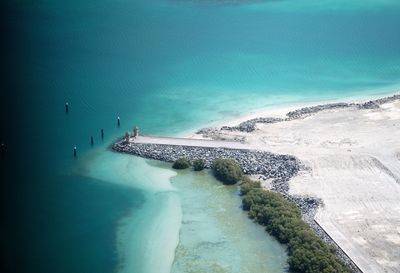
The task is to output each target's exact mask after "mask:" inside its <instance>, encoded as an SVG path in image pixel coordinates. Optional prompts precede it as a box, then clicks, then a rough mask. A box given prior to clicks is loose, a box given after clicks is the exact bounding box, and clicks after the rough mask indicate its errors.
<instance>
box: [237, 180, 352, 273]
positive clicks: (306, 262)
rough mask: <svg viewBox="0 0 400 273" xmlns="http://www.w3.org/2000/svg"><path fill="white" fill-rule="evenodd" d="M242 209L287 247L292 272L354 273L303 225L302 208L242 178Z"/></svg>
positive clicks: (332, 248)
mask: <svg viewBox="0 0 400 273" xmlns="http://www.w3.org/2000/svg"><path fill="white" fill-rule="evenodd" d="M241 193H242V194H243V195H245V196H244V198H243V200H242V203H243V209H244V210H246V211H248V214H249V217H250V218H252V219H254V220H255V221H256V222H257V223H259V224H260V225H263V226H265V227H266V230H267V232H268V233H270V234H271V235H273V236H274V237H276V239H277V240H278V241H279V242H281V243H283V244H287V246H288V256H289V259H288V262H289V266H290V270H291V271H293V272H304V273H320V272H322V273H339V272H351V270H350V269H349V268H348V267H346V266H345V265H344V264H343V262H342V261H340V260H339V259H338V258H337V257H336V256H335V248H334V247H332V246H329V245H328V244H326V243H325V242H323V241H322V240H321V239H320V238H318V237H317V236H316V235H315V234H314V232H313V231H312V230H311V228H310V227H309V226H308V225H307V224H306V223H305V222H303V220H302V219H301V214H300V211H299V209H298V208H297V206H296V205H295V204H294V203H291V202H289V201H287V200H286V199H284V198H283V197H282V195H280V194H278V193H275V192H271V191H265V190H262V189H261V188H260V184H259V183H257V182H255V181H251V179H249V178H245V179H243V183H242V184H241Z"/></svg>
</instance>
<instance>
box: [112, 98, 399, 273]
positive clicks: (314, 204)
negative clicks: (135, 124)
mask: <svg viewBox="0 0 400 273" xmlns="http://www.w3.org/2000/svg"><path fill="white" fill-rule="evenodd" d="M392 94H393V93H392ZM370 98H371V97H369V100H368V101H365V100H362V99H360V101H363V102H354V101H351V100H345V101H346V102H345V103H337V102H335V103H333V102H332V101H330V103H328V104H318V105H315V104H316V103H312V104H311V103H310V104H308V105H310V106H304V104H303V107H302V108H300V109H299V107H296V106H290V107H285V108H280V107H277V108H274V109H268V110H265V111H261V112H257V113H252V114H249V115H246V116H243V117H240V118H235V119H232V120H231V121H230V122H224V123H223V124H224V125H225V129H221V128H219V129H215V128H213V129H212V130H211V131H207V130H206V131H204V130H203V131H202V130H200V133H201V134H202V135H203V137H205V138H211V139H215V138H216V136H218V134H219V133H221V134H222V135H223V137H224V133H225V134H229V133H240V134H248V135H249V134H252V132H253V131H254V130H250V131H248V130H240V128H239V129H238V128H229V127H227V126H226V125H229V126H235V125H237V124H238V123H246V122H250V123H254V119H257V118H260V116H261V117H263V116H265V115H267V116H268V117H271V115H272V117H273V118H280V119H279V120H276V119H274V120H267V122H265V120H261V122H258V121H259V120H258V121H257V120H256V122H255V123H254V124H255V125H258V124H260V125H262V126H267V125H271V124H281V123H285V122H291V121H296V120H304V118H305V117H310V116H314V115H316V114H318V113H321V112H327V111H328V112H329V110H331V111H332V112H333V113H336V111H338V110H349V109H350V110H351V111H353V110H359V111H361V110H371V109H372V110H374V109H379V108H380V105H383V104H386V103H391V102H394V101H397V100H399V99H400V95H398V94H397V93H394V94H393V95H392V96H389V97H388V96H386V97H383V98H382V96H380V97H379V98H376V97H375V99H373V100H371V99H370ZM338 101H340V100H338ZM341 101H343V100H341ZM288 113H289V115H288ZM333 113H332V115H333ZM328 114H331V113H328ZM279 115H280V116H279ZM285 117H286V118H285ZM263 118H264V117H263ZM283 118H284V119H283ZM221 123H222V122H221ZM256 127H257V126H256ZM215 130H216V131H215ZM190 137H191V138H199V132H197V133H196V134H193V135H191V136H190ZM223 137H222V139H224V138H223ZM217 139H221V137H220V136H218V138H217ZM234 140H235V139H234ZM236 140H237V139H236ZM136 147H138V146H137V145H136ZM113 149H114V150H117V151H119V152H126V153H133V154H136V155H140V156H142V157H147V158H152V159H157V160H162V161H167V162H171V161H173V160H174V159H176V158H177V157H179V156H182V155H185V156H188V155H189V158H191V159H195V158H196V156H198V153H199V150H198V149H197V150H196V149H192V150H191V149H189V150H185V149H183V150H182V147H180V149H181V150H180V152H178V153H175V154H174V153H173V154H169V155H168V152H167V153H166V151H169V153H171V151H174V150H176V146H175V147H171V146H168V145H154V144H152V145H150V146H147V147H146V145H142V147H141V148H139V150H137V151H133V150H125V151H124V150H123V149H121V148H118V147H116V146H115V144H114V145H113ZM211 150H212V149H211ZM217 150H218V149H217ZM220 150H221V149H220ZM223 150H224V149H223ZM228 150H229V149H228ZM152 151H157V152H156V154H152ZM160 151H161V154H162V155H163V156H161V157H160ZM232 151H233V150H232ZM263 151H265V152H266V151H269V150H268V148H267V149H263ZM191 152H192V153H193V154H191ZM242 152H243V151H241V152H240V155H239V157H238V159H239V161H240V159H241V156H242V155H243V154H242ZM201 153H202V152H201ZM209 153H210V149H209V150H208V152H207V151H206V153H205V154H204V153H203V155H202V156H209ZM233 153H235V152H234V151H233ZM267 153H268V152H267ZM166 154H167V155H168V156H169V157H168V156H167V157H165V155H166ZM217 154H218V153H217ZM270 154H274V155H277V154H278V155H279V153H278V152H276V151H272V153H270ZM281 154H282V153H281ZM289 154H290V155H292V153H287V156H289ZM293 154H294V156H296V154H295V153H293ZM220 155H222V154H220ZM222 156H225V157H226V156H228V157H232V155H231V154H229V153H228V154H224V155H222ZM248 156H249V154H247V155H245V156H244V157H248ZM300 160H301V159H300ZM255 162H257V163H259V162H258V161H257V160H253V161H251V162H250V163H249V164H250V165H255ZM241 163H242V164H241V165H242V167H243V162H241ZM271 163H272V164H274V162H273V161H272V162H263V164H271ZM208 165H210V164H208ZM250 165H248V166H246V165H245V166H244V167H245V168H246V167H250ZM261 165H262V164H261ZM299 166H301V168H299V169H298V171H307V167H306V166H304V165H302V164H301V161H299ZM208 167H210V166H208ZM298 171H295V172H294V173H292V174H291V175H289V176H288V177H285V179H278V177H274V176H268V175H266V176H265V175H264V176H262V177H261V178H262V179H263V180H267V179H272V184H271V185H272V187H271V188H270V190H273V191H275V192H279V193H281V194H282V195H283V196H284V197H285V198H286V199H288V200H289V201H292V202H295V203H296V204H297V206H298V207H299V208H300V210H301V212H302V215H303V219H304V221H306V222H307V223H308V224H309V225H310V226H311V228H312V229H313V230H314V231H315V232H316V234H317V235H318V237H320V238H321V239H323V240H324V241H325V242H327V243H329V244H331V245H334V246H335V247H336V249H337V256H338V257H339V258H340V259H341V260H343V261H344V262H345V263H346V264H347V265H348V266H350V267H351V268H352V270H353V271H354V272H362V270H361V269H360V268H359V267H358V266H357V265H356V263H355V262H354V261H353V260H352V259H351V258H350V256H349V255H348V254H347V252H346V251H345V250H344V249H343V248H342V247H340V246H339V244H338V243H337V242H336V241H335V240H334V239H333V238H332V237H331V236H330V235H329V234H328V232H326V231H325V229H324V228H323V227H322V226H321V225H320V223H318V222H317V221H316V220H315V216H316V213H317V211H318V210H319V209H321V207H322V208H323V207H324V202H323V200H321V199H319V198H315V197H310V196H304V195H298V194H295V193H291V192H290V189H289V186H290V181H293V177H296V178H299V177H300V176H301V175H299V174H298ZM247 173H248V174H251V175H259V174H260V173H257V172H254V171H253V172H247ZM261 174H262V173H261ZM299 179H301V178H299ZM289 180H290V181H289Z"/></svg>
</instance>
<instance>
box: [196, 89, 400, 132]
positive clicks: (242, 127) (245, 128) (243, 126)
mask: <svg viewBox="0 0 400 273" xmlns="http://www.w3.org/2000/svg"><path fill="white" fill-rule="evenodd" d="M399 99H400V95H393V96H390V97H385V98H381V99H376V100H370V101H367V102H364V103H344V102H341V103H329V104H321V105H316V106H310V107H304V108H300V109H297V110H294V111H291V112H289V113H287V114H286V118H273V117H258V118H254V119H250V120H247V121H244V122H242V123H240V124H239V125H237V126H223V127H221V128H220V129H218V128H204V129H201V130H199V131H198V132H197V134H202V135H203V136H208V137H212V138H213V137H216V136H217V134H218V132H219V131H220V130H225V131H239V132H246V133H249V132H253V131H255V130H256V125H257V124H258V123H277V122H283V121H290V120H295V119H301V118H305V117H307V116H310V115H312V114H315V113H317V112H321V111H324V110H333V109H345V108H354V109H378V108H379V107H380V105H382V104H385V103H388V102H392V101H395V100H399Z"/></svg>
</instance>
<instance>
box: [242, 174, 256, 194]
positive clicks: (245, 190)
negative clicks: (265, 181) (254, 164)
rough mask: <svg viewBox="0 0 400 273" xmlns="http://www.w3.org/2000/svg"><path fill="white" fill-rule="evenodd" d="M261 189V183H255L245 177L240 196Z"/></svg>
mask: <svg viewBox="0 0 400 273" xmlns="http://www.w3.org/2000/svg"><path fill="white" fill-rule="evenodd" d="M255 188H261V183H260V181H254V180H252V179H250V177H248V176H243V178H242V182H241V183H240V194H241V195H246V194H247V193H248V192H249V191H250V190H251V189H255Z"/></svg>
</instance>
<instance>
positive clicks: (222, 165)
mask: <svg viewBox="0 0 400 273" xmlns="http://www.w3.org/2000/svg"><path fill="white" fill-rule="evenodd" d="M213 171H214V176H215V177H216V178H217V179H218V180H220V181H222V183H224V184H226V185H233V184H236V183H237V182H238V181H239V180H240V179H241V178H242V176H243V171H242V169H241V168H240V165H239V163H237V162H236V161H235V160H232V159H217V160H215V161H214V163H213Z"/></svg>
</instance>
